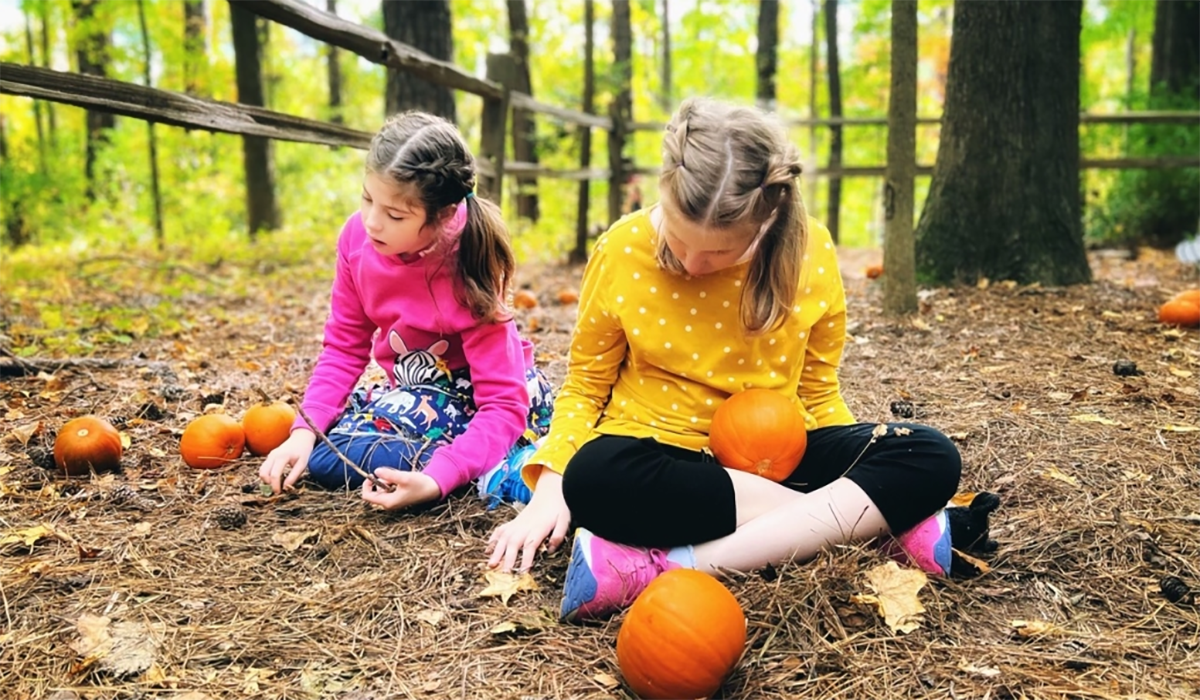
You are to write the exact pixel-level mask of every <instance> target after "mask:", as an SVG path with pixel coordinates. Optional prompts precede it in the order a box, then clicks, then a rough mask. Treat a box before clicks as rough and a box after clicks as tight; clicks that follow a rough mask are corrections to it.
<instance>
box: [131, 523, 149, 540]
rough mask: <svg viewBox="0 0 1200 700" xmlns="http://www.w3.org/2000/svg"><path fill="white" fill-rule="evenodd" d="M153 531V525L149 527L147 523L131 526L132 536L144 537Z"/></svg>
mask: <svg viewBox="0 0 1200 700" xmlns="http://www.w3.org/2000/svg"><path fill="white" fill-rule="evenodd" d="M153 529H154V526H153V525H151V524H150V523H148V522H145V521H142V522H140V523H138V524H137V525H134V526H133V534H135V535H138V536H141V537H144V536H146V535H149V534H150V531H151V530H153Z"/></svg>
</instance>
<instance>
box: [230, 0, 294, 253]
mask: <svg viewBox="0 0 1200 700" xmlns="http://www.w3.org/2000/svg"><path fill="white" fill-rule="evenodd" d="M229 21H230V24H231V25H232V29H233V53H234V61H235V66H234V69H235V72H236V73H237V88H238V102H241V103H242V104H247V105H254V106H255V107H266V106H267V105H266V102H265V100H264V98H263V71H262V44H261V43H260V42H259V36H260V34H259V31H258V27H257V24H258V18H257V17H256V16H255V15H254V13H252V12H250V11H249V10H247V9H245V8H243V7H242V6H241V5H240V4H238V3H236V2H230V3H229ZM273 156H274V149H273V147H272V143H271V140H270V139H267V138H263V137H261V136H243V137H242V163H243V167H244V168H245V173H246V217H247V221H248V225H249V227H250V238H251V240H253V239H254V238H256V237H257V236H258V232H259V231H262V230H267V231H272V230H275V229H278V228H279V227H280V226H281V217H280V213H279V203H278V201H277V200H276V198H275V159H274V157H273Z"/></svg>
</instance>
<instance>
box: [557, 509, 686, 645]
mask: <svg viewBox="0 0 1200 700" xmlns="http://www.w3.org/2000/svg"><path fill="white" fill-rule="evenodd" d="M687 549H688V550H690V548H687ZM674 551H675V550H671V551H670V552H668V550H665V549H647V548H645V547H630V546H627V545H623V544H616V543H613V542H609V541H608V540H605V539H602V538H600V537H597V536H596V535H594V534H592V533H591V532H590V531H588V530H586V529H584V528H582V527H581V528H578V529H577V530H576V531H575V539H574V542H573V543H572V545H571V563H570V564H569V565H568V566H567V577H566V582H565V583H564V584H563V601H562V610H561V617H562V619H563V620H565V621H567V622H581V621H583V620H595V619H600V618H603V617H607V616H609V615H611V614H613V613H615V612H617V611H619V610H622V609H624V608H626V607H629V606H630V605H632V604H633V601H634V600H635V599H636V598H637V597H638V594H640V593H641V592H642V591H643V590H645V589H646V586H648V585H650V582H651V581H653V580H654V579H655V577H657V576H658V575H659V574H661V573H662V572H664V571H668V570H670V569H678V568H681V567H682V566H683V565H684V563H682V562H676V561H672V560H670V559H668V558H667V557H668V555H669V554H671V553H673V552H674Z"/></svg>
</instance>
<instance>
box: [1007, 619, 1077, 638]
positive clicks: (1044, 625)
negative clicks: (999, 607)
mask: <svg viewBox="0 0 1200 700" xmlns="http://www.w3.org/2000/svg"><path fill="white" fill-rule="evenodd" d="M1009 624H1011V625H1012V626H1013V629H1015V630H1016V631H1017V634H1019V635H1020V636H1022V637H1053V636H1060V635H1062V634H1065V631H1064V630H1063V628H1061V627H1059V626H1058V625H1055V624H1054V623H1052V622H1046V621H1045V620H1013V621H1012V622H1010V623H1009Z"/></svg>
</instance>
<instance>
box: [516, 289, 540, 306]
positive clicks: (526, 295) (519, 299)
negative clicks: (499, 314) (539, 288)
mask: <svg viewBox="0 0 1200 700" xmlns="http://www.w3.org/2000/svg"><path fill="white" fill-rule="evenodd" d="M537 305H538V300H537V296H536V295H534V293H533V292H531V291H529V290H528V289H522V290H519V291H518V292H517V293H516V294H514V295H513V306H515V307H517V308H518V309H532V308H533V307H535V306H537Z"/></svg>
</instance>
